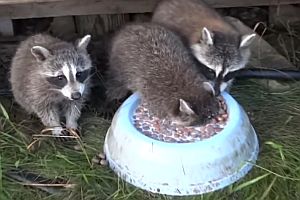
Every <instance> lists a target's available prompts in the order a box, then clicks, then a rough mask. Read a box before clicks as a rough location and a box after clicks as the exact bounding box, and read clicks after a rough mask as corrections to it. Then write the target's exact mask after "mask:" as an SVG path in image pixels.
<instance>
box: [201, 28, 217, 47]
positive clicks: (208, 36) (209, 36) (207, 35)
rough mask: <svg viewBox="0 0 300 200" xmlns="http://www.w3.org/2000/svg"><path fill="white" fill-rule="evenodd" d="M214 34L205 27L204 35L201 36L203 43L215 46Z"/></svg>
mask: <svg viewBox="0 0 300 200" xmlns="http://www.w3.org/2000/svg"><path fill="white" fill-rule="evenodd" d="M213 36H214V35H213V33H212V32H210V31H209V30H208V29H207V28H206V27H204V28H203V29H202V34H201V37H202V39H201V40H202V41H203V42H204V43H205V44H208V45H213V44H214V42H213Z"/></svg>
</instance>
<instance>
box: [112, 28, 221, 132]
mask: <svg viewBox="0 0 300 200" xmlns="http://www.w3.org/2000/svg"><path fill="white" fill-rule="evenodd" d="M194 61H195V60H194V59H193V56H192V55H191V54H190V53H189V51H188V50H187V48H186V47H185V46H184V44H183V43H182V42H181V39H180V37H178V36H177V35H176V34H174V33H173V32H171V31H170V30H168V29H166V28H164V27H162V26H159V25H155V24H151V23H136V24H130V25H126V26H125V27H123V28H122V29H121V30H120V31H119V32H118V33H117V34H116V35H115V37H114V38H113V40H112V44H111V51H110V59H109V63H110V68H109V69H108V78H109V80H108V83H107V89H108V90H107V96H108V98H109V99H111V100H112V99H120V98H122V97H124V96H125V95H126V94H127V92H128V90H129V91H132V92H138V93H139V94H140V95H141V99H142V103H146V104H147V106H148V109H149V110H150V112H151V113H152V114H154V115H155V116H157V117H159V118H168V119H170V120H171V121H173V122H174V123H176V124H179V125H186V126H187V125H199V124H201V123H204V122H205V121H206V120H207V119H209V117H210V116H212V115H214V114H216V113H217V112H218V110H219V109H218V100H217V98H216V97H215V96H214V90H213V87H212V86H211V85H210V83H209V82H207V79H206V78H205V77H204V76H203V75H202V74H201V73H199V71H198V70H197V67H196V65H195V62H194Z"/></svg>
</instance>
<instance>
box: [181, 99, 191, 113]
mask: <svg viewBox="0 0 300 200" xmlns="http://www.w3.org/2000/svg"><path fill="white" fill-rule="evenodd" d="M179 111H180V112H183V113H186V114H188V115H193V114H195V112H194V111H193V110H192V109H191V107H190V106H189V105H188V103H187V102H186V101H185V100H183V99H179Z"/></svg>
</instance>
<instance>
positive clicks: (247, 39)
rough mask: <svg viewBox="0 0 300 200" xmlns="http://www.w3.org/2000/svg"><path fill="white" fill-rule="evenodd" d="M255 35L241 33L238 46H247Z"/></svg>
mask: <svg viewBox="0 0 300 200" xmlns="http://www.w3.org/2000/svg"><path fill="white" fill-rule="evenodd" d="M255 36H256V34H255V33H251V34H247V35H243V36H242V39H241V43H240V48H243V47H248V46H249V45H250V44H251V43H252V42H253V40H254V38H255Z"/></svg>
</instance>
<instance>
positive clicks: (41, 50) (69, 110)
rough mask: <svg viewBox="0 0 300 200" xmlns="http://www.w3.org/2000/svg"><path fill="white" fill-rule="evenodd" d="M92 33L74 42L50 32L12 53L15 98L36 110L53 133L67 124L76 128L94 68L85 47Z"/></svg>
mask: <svg viewBox="0 0 300 200" xmlns="http://www.w3.org/2000/svg"><path fill="white" fill-rule="evenodd" d="M90 38H91V36H90V35H86V36H85V37H83V38H81V39H79V40H77V42H76V44H75V45H74V44H71V43H68V42H65V41H62V40H60V39H58V38H54V37H52V36H50V35H47V34H37V35H34V36H31V37H29V38H28V39H26V40H25V41H23V42H21V44H20V46H19V47H18V49H17V51H16V53H15V56H14V57H13V60H12V64H11V71H10V83H11V87H12V92H13V95H14V98H15V100H16V102H17V103H18V104H19V105H20V106H21V107H23V108H24V109H25V110H26V111H27V112H29V113H34V114H36V115H37V116H38V117H39V118H40V119H41V121H42V123H43V124H44V125H45V126H46V127H49V128H50V127H51V128H54V129H53V131H52V133H53V135H56V136H58V135H63V133H62V132H61V131H62V127H61V120H62V117H65V119H66V128H69V129H75V130H76V129H77V128H78V124H77V120H78V119H79V117H80V115H81V108H82V106H83V103H84V102H85V100H86V99H87V97H88V94H89V87H90V86H89V74H90V70H91V68H92V64H91V60H90V57H89V55H88V53H87V51H86V48H87V45H88V43H89V41H90Z"/></svg>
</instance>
